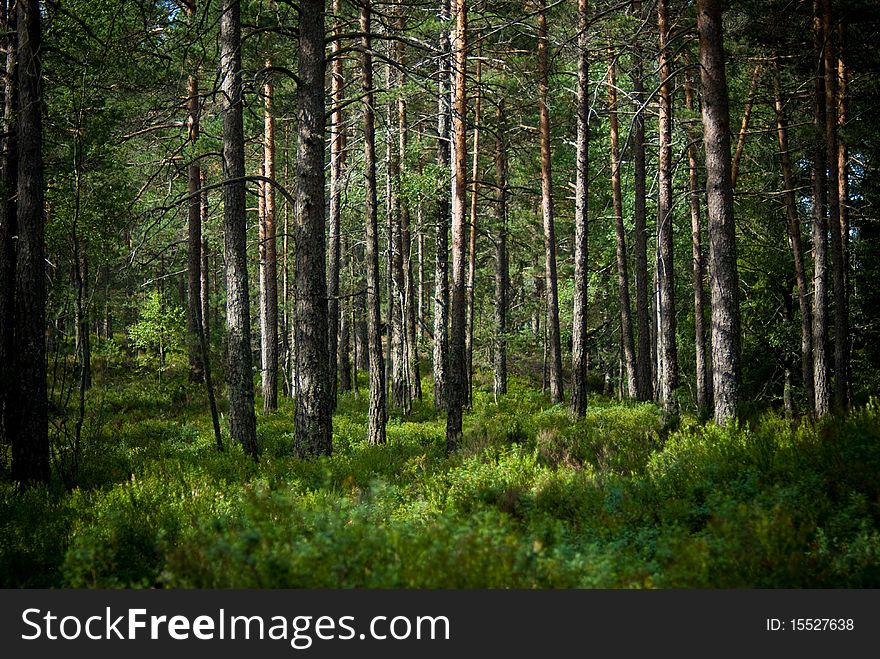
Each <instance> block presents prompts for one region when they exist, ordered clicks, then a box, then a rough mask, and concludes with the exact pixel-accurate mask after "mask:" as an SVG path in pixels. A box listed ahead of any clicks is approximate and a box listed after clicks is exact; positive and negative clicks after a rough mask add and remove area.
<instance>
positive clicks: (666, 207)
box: [657, 0, 726, 419]
mask: <svg viewBox="0 0 880 659" xmlns="http://www.w3.org/2000/svg"><path fill="white" fill-rule="evenodd" d="M668 14H669V0H659V2H658V3H657V25H658V31H659V35H660V42H659V49H658V53H659V59H660V94H659V105H660V118H659V133H660V156H659V174H658V179H659V180H658V184H657V186H658V188H659V196H658V199H657V220H658V225H657V279H658V285H659V289H660V299H659V303H660V304H659V307H658V308H659V316H660V324H659V326H658V328H657V330H658V331H657V337H658V351H659V357H660V360H659V361H660V365H661V369H660V376H659V383H660V387H659V388H660V392H659V393H660V403H661V405H662V406H663V412H664V415H665V416H666V417H667V419H670V418H672V419H674V418H675V417H677V415H678V402H677V401H676V399H675V390H676V389H677V388H678V347H677V346H676V339H675V332H676V312H675V266H674V258H673V247H674V244H675V241H674V236H673V230H672V228H673V226H672V225H673V209H672V53H671V52H670V51H669V17H668ZM724 93H725V94H726V90H724Z"/></svg>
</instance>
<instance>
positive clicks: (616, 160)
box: [575, 57, 639, 397]
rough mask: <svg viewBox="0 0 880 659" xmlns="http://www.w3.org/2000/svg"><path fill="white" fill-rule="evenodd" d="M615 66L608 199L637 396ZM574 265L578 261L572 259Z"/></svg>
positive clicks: (630, 377)
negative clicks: (611, 210)
mask: <svg viewBox="0 0 880 659" xmlns="http://www.w3.org/2000/svg"><path fill="white" fill-rule="evenodd" d="M615 67H616V64H615V61H614V58H613V57H612V59H611V61H610V62H609V64H608V115H609V116H608V123H609V126H610V130H611V198H612V203H613V206H614V233H615V237H616V248H617V249H616V252H617V296H618V299H619V306H620V342H621V343H622V344H623V358H624V364H625V366H626V383H627V394H628V395H629V396H630V397H637V396H638V391H639V385H638V369H637V365H636V354H635V351H636V350H635V341H634V339H633V325H632V306H631V303H630V297H629V267H628V257H627V253H626V252H627V250H626V233H625V231H626V230H625V228H624V225H623V194H622V193H621V184H620V164H621V163H620V149H619V146H618V141H619V126H618V119H617V76H616V74H615ZM587 84H588V83H587ZM586 93H589V90H586ZM585 176H586V174H585ZM575 226H577V225H575ZM575 242H577V241H575ZM576 267H577V260H575V268H576ZM578 283H579V280H578V278H577V275H575V286H576V288H575V291H576V292H575V294H576V295H577V285H578ZM584 289H585V291H584V294H585V295H586V284H584ZM583 322H584V323H586V317H584V320H583ZM575 327H577V326H575ZM585 329H586V328H585Z"/></svg>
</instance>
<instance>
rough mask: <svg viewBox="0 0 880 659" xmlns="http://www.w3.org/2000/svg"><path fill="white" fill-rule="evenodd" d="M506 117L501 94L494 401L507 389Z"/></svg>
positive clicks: (497, 148) (497, 137) (497, 151)
mask: <svg viewBox="0 0 880 659" xmlns="http://www.w3.org/2000/svg"><path fill="white" fill-rule="evenodd" d="M506 130H507V118H506V114H505V109H504V98H503V97H502V98H499V99H498V126H497V127H496V133H495V183H496V185H497V188H496V192H495V202H496V207H495V212H496V213H497V222H498V225H497V232H498V233H497V235H496V238H495V354H494V366H495V378H494V391H495V401H496V402H497V401H498V397H499V396H501V395H503V394H506V393H507V291H508V288H509V287H510V279H509V274H508V267H507V141H506V140H505V134H506Z"/></svg>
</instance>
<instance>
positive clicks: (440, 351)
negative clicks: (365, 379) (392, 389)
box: [432, 0, 452, 410]
mask: <svg viewBox="0 0 880 659" xmlns="http://www.w3.org/2000/svg"><path fill="white" fill-rule="evenodd" d="M449 17H450V0H440V9H439V16H438V18H439V20H440V22H441V24H442V25H445V24H446V22H447V21H448V20H449ZM451 75H452V64H451V50H450V36H449V32H448V31H447V30H446V29H445V27H444V28H441V32H440V71H439V75H438V81H437V87H438V96H437V165H438V167H439V168H440V171H441V173H443V174H444V175H445V173H446V172H448V171H449V168H450V143H449V137H450V136H449V123H450V101H451V99H450V95H449V94H450V86H451V85H450V82H451ZM449 195H450V190H449V188H448V187H447V186H443V185H441V186H439V187H438V195H437V232H436V239H435V250H434V252H435V262H434V350H433V354H432V366H433V372H434V406H435V407H436V408H437V409H438V410H443V409H446V408H447V404H448V400H447V398H448V396H447V388H448V384H449V383H448V380H449V261H448V259H449V256H448V255H449V219H450V218H449Z"/></svg>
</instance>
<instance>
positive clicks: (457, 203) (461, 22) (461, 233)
mask: <svg viewBox="0 0 880 659" xmlns="http://www.w3.org/2000/svg"><path fill="white" fill-rule="evenodd" d="M467 10H468V8H467V0H456V2H455V5H454V10H453V13H454V14H455V31H454V33H453V38H452V68H453V71H454V73H453V77H452V99H453V101H452V199H451V206H452V310H451V314H450V315H451V321H452V322H451V332H450V337H449V395H448V401H447V403H448V412H447V415H446V453H447V455H448V454H450V453H451V452H452V451H454V450H455V449H456V448H457V446H458V444H459V441H460V440H461V430H462V406H463V404H464V388H465V386H466V378H467V374H466V373H465V369H466V368H467V365H466V363H465V357H466V356H465V332H466V327H465V324H466V323H465V321H466V319H465V286H466V281H465V277H466V275H465V264H466V252H465V240H466V236H465V229H466V227H465V219H466V218H465V212H466V208H465V196H466V189H465V186H466V182H467V181H466V178H467V169H466V167H467V165H466V163H467V134H466V129H467V89H466V80H467V77H466V76H467Z"/></svg>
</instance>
